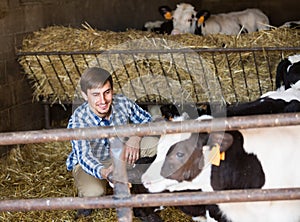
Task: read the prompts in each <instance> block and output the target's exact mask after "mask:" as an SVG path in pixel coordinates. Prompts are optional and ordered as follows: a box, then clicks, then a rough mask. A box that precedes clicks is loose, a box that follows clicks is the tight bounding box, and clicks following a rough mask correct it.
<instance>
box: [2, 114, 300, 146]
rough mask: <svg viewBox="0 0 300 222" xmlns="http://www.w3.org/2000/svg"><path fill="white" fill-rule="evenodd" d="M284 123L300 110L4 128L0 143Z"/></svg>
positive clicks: (297, 120)
mask: <svg viewBox="0 0 300 222" xmlns="http://www.w3.org/2000/svg"><path fill="white" fill-rule="evenodd" d="M287 125H300V113H285V114H269V115H255V116H241V117H228V118H215V119H212V120H207V121H197V120H185V121H182V122H165V121H161V122H151V123H148V124H128V125H122V126H111V127H90V128H77V129H49V130H35V131H22V132H6V133H0V145H12V144H28V143H43V142H50V141H66V140H76V139H95V138H101V137H128V136H133V135H138V136H143V135H162V134H167V133H180V132H212V131H223V130H238V129H245V128H258V127H260V128H261V127H275V126H287ZM0 148H1V147H0Z"/></svg>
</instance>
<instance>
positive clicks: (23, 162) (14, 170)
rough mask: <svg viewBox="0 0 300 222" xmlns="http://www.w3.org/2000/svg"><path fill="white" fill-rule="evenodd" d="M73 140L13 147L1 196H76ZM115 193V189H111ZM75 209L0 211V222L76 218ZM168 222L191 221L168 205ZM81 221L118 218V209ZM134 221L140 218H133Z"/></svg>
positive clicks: (2, 167)
mask: <svg viewBox="0 0 300 222" xmlns="http://www.w3.org/2000/svg"><path fill="white" fill-rule="evenodd" d="M70 149H71V144H70V142H68V141H67V142H51V143H45V144H28V145H25V146H22V147H21V146H19V147H17V148H15V149H13V150H11V152H10V154H9V155H7V156H6V157H5V158H2V159H0V163H1V164H0V171H1V174H0V199H1V200H5V199H29V198H30V199H31V198H48V197H75V196H76V189H75V188H74V185H73V178H72V175H71V173H70V172H68V171H67V170H66V166H65V161H66V158H67V155H68V153H69V152H70ZM108 194H112V189H109V190H108ZM75 214H76V211H75V210H53V211H30V212H0V221H3V222H11V221H28V222H32V221H74V216H75ZM160 214H161V216H162V217H163V218H164V221H167V222H173V221H190V220H191V218H190V217H189V216H187V215H185V214H183V213H182V212H181V211H179V210H177V209H175V208H173V207H167V208H166V209H164V210H163V211H161V213H160ZM77 221H79V222H80V221H101V222H112V221H118V220H117V216H116V211H115V209H97V210H95V212H93V213H92V215H91V216H89V217H87V218H82V219H79V220H77ZM133 221H134V222H138V221H140V220H139V219H138V218H133Z"/></svg>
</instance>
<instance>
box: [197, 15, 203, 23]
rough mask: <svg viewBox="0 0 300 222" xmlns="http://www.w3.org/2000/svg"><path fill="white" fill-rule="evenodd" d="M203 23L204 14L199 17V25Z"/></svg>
mask: <svg viewBox="0 0 300 222" xmlns="http://www.w3.org/2000/svg"><path fill="white" fill-rule="evenodd" d="M202 23H204V16H203V15H202V16H201V17H200V18H199V19H198V25H201V24H202Z"/></svg>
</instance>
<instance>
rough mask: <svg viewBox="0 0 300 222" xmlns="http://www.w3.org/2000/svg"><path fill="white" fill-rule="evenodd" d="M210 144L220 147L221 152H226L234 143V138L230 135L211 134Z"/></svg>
mask: <svg viewBox="0 0 300 222" xmlns="http://www.w3.org/2000/svg"><path fill="white" fill-rule="evenodd" d="M210 136H211V137H210V140H211V141H210V142H211V143H212V144H214V143H218V144H219V145H220V152H225V151H226V150H227V149H228V148H229V147H231V145H232V143H233V136H232V135H231V134H229V133H211V134H210Z"/></svg>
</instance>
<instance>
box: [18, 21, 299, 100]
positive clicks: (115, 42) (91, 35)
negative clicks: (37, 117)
mask: <svg viewBox="0 0 300 222" xmlns="http://www.w3.org/2000/svg"><path fill="white" fill-rule="evenodd" d="M299 45H300V38H299V30H291V29H282V28H281V29H273V30H270V31H260V32H254V33H250V34H246V35H240V36H238V37H237V36H229V35H208V36H205V37H203V36H197V35H192V34H184V35H177V36H168V35H159V34H155V33H151V32H142V31H137V30H128V31H126V32H112V31H99V30H95V29H92V28H91V27H90V26H88V25H87V24H85V25H84V29H75V28H71V27H63V26H51V27H48V28H44V29H41V30H40V31H37V32H34V33H32V35H30V36H28V37H27V38H25V39H24V40H23V46H22V49H21V50H20V51H21V52H34V53H37V52H53V51H56V52H73V55H72V56H71V55H60V56H59V55H58V53H56V54H54V55H48V56H47V55H34V56H32V55H31V56H30V55H26V56H22V57H20V59H19V62H20V64H21V65H22V67H23V69H24V71H25V73H26V75H27V77H28V78H29V79H30V80H31V81H32V83H33V89H34V92H33V97H34V99H35V100H36V101H39V100H41V99H44V100H47V101H50V102H66V101H67V102H72V101H73V100H74V97H78V96H79V97H80V93H78V91H79V89H78V87H77V84H78V80H79V78H80V75H81V73H82V72H83V71H84V70H85V69H86V68H87V67H89V66H94V65H98V66H101V67H103V68H106V69H108V70H109V71H110V72H111V73H113V78H114V81H115V85H116V88H115V90H116V91H117V93H124V94H126V93H127V95H128V96H129V97H131V98H133V99H134V100H136V101H139V102H149V101H150V102H153V101H162V102H165V101H170V100H173V101H172V102H174V100H175V101H178V100H182V95H180V96H179V97H178V94H177V91H175V93H173V95H169V96H168V94H170V88H172V87H173V86H172V85H171V86H168V85H170V84H169V81H170V80H171V81H173V80H174V82H175V84H179V85H178V86H177V85H176V87H175V88H178V90H179V91H180V90H181V91H186V92H188V94H189V96H190V98H189V99H190V100H191V101H193V102H207V101H208V100H209V99H210V98H209V97H210V96H209V95H208V94H207V92H208V91H209V89H212V88H214V87H212V86H214V85H213V84H217V81H220V82H219V84H220V86H221V90H222V94H223V96H224V98H225V100H226V101H227V102H228V103H233V102H237V101H249V100H252V99H255V98H257V97H258V96H260V94H261V93H264V92H266V91H268V90H273V89H274V87H273V85H274V73H275V69H276V65H277V64H278V62H279V60H280V59H281V58H282V57H286V56H288V55H289V53H284V52H283V53H281V52H274V53H268V54H266V53H264V52H262V53H260V52H256V53H255V55H253V54H252V53H251V52H245V53H242V54H241V58H240V57H239V55H238V54H237V53H229V54H228V59H229V63H230V67H231V72H232V73H230V71H229V70H228V64H227V60H226V56H225V55H224V54H219V53H216V54H215V58H214V59H215V60H214V61H213V60H212V54H211V53H202V54H201V58H202V60H201V61H200V60H199V58H196V57H195V53H194V51H192V50H191V53H188V54H183V53H181V54H173V57H172V56H171V55H170V54H165V55H162V56H159V55H157V54H155V53H153V54H143V53H139V54H136V55H135V56H134V57H133V56H132V55H128V54H124V53H123V54H122V55H118V54H115V55H112V54H109V55H108V54H103V53H102V54H97V55H93V54H85V55H82V54H75V53H76V52H78V51H85V52H92V51H99V50H128V49H130V50H135V49H152V50H153V49H178V48H191V49H193V48H222V47H224V48H245V47H249V48H252V47H280V46H282V47H287V46H288V47H296V46H299ZM290 54H292V52H290ZM187 55H188V58H186V56H187ZM254 56H255V57H254ZM186 59H187V61H186V62H185V60H186ZM254 59H256V61H255V62H256V64H257V67H258V69H256V67H255V65H254V64H255V63H254ZM241 61H243V66H242V63H241ZM200 62H203V63H204V66H205V67H204V70H201V67H200V65H199V64H200ZM214 63H215V64H216V66H217V69H216V68H215V66H214ZM269 65H270V68H269ZM189 68H192V70H188V69H189ZM191 72H192V73H191ZM244 72H245V76H244ZM214 73H216V76H214ZM270 73H271V76H270ZM204 75H206V78H208V82H209V83H210V84H212V85H209V86H205V84H204V79H205V77H204ZM231 75H232V76H231ZM257 75H258V77H257ZM166 77H167V79H165V80H164V81H161V80H162V79H164V78H166ZM141 78H144V81H145V83H144V82H143V81H141V80H140V79H141ZM151 78H153V79H154V80H157V82H163V83H161V85H156V84H157V82H155V81H154V82H151V81H150V82H147V80H149V79H151ZM145 79H146V80H145ZM129 80H130V81H129ZM196 80H198V82H197V81H196ZM124 86H125V87H124ZM260 86H262V89H259V87H260ZM245 88H247V89H248V91H247V90H245ZM154 89H155V91H153V90H154ZM157 89H160V91H159V90H157ZM124 90H125V92H124ZM126 90H127V91H126ZM162 90H163V91H162ZM149 91H150V92H149ZM158 91H159V92H158ZM172 97H174V98H172ZM216 97H219V94H217V95H216ZM216 99H219V98H216ZM212 100H214V98H212Z"/></svg>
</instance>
